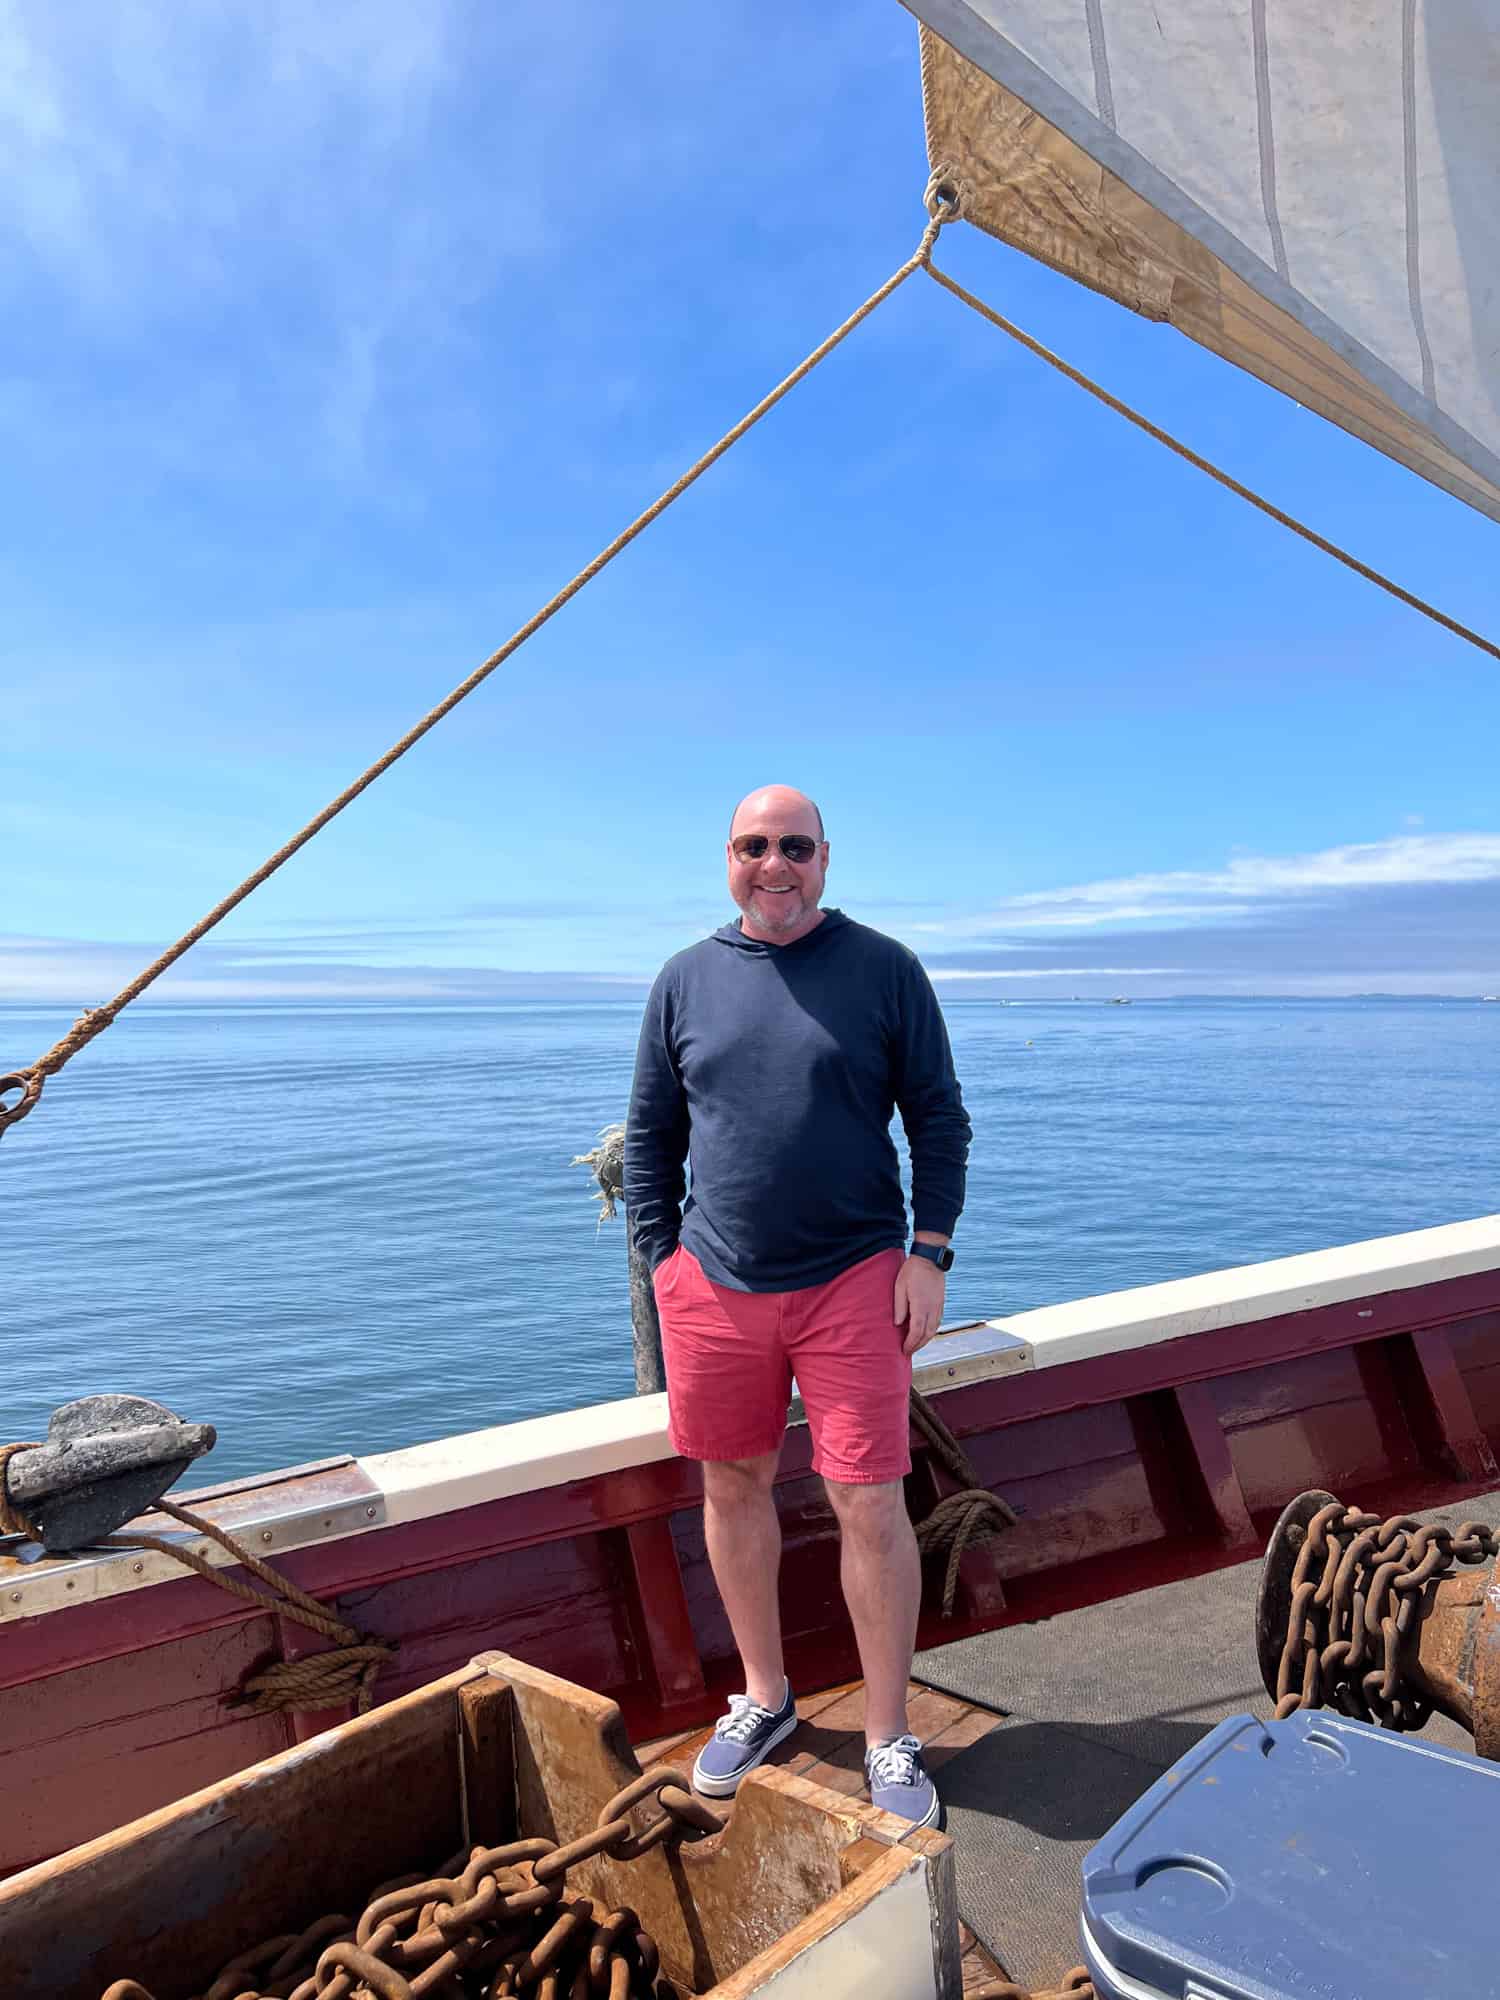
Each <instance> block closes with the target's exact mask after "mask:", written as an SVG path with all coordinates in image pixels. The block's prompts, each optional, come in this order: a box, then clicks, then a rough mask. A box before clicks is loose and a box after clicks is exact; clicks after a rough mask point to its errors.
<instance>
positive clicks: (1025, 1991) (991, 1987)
mask: <svg viewBox="0 0 1500 2000" xmlns="http://www.w3.org/2000/svg"><path fill="white" fill-rule="evenodd" d="M964 2000H1097V1996H1096V1994H1095V1991H1094V1982H1093V1980H1092V1979H1090V1978H1089V1975H1088V1968H1087V1966H1083V1965H1075V1966H1074V1967H1073V1970H1072V1971H1071V1972H1065V1973H1064V1974H1063V1981H1062V1985H1061V1986H1049V1987H1048V1988H1047V1990H1046V1992H1045V1993H1044V1992H1042V1991H1041V1989H1040V1988H1038V1989H1036V1990H1035V1991H1033V1989H1032V1988H1031V1987H1029V1986H1017V1985H1016V1983H1015V1981H1014V1980H1011V1979H987V1980H985V1982H984V1984H983V1985H982V1986H970V1987H968V1988H967V1989H966V1990H965V1993H964Z"/></svg>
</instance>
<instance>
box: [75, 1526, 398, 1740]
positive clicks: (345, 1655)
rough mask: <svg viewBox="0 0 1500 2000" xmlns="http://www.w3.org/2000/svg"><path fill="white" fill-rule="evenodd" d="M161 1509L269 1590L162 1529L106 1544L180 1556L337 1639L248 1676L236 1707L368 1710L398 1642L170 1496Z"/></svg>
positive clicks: (251, 1600) (236, 1591)
mask: <svg viewBox="0 0 1500 2000" xmlns="http://www.w3.org/2000/svg"><path fill="white" fill-rule="evenodd" d="M156 1511H157V1512H158V1513H161V1514H169V1515H170V1516H171V1518H172V1519H173V1520H174V1521H180V1522H181V1523H182V1524H183V1526H184V1527H185V1528H191V1529H192V1531H193V1533H194V1534H197V1535H207V1536H208V1538H209V1540H210V1541H213V1542H217V1543H218V1545H219V1547H220V1548H222V1549H224V1550H226V1551H227V1552H228V1553H229V1554H230V1555H232V1556H233V1557H234V1559H235V1561H236V1562H237V1563H240V1564H242V1565H243V1566H244V1568H246V1569H247V1570H249V1572H250V1574H251V1575H252V1576H255V1577H258V1578H259V1579H260V1581H261V1582H262V1583H263V1584H264V1585H265V1586H266V1588H265V1590H263V1591H262V1590H252V1589H251V1588H250V1586H249V1584H247V1583H240V1582H238V1581H237V1580H236V1579H235V1578H234V1577H230V1576H225V1574H224V1573H223V1571H222V1570H221V1569H216V1568H215V1567H214V1565H213V1564H212V1563H210V1562H209V1561H208V1560H207V1558H206V1557H204V1556H201V1555H199V1553H198V1551H197V1550H196V1549H187V1548H184V1547H183V1546H182V1545H181V1544H180V1543H178V1542H168V1541H165V1540H163V1539H162V1537H161V1536H159V1535H111V1536H109V1537H108V1540H107V1541H106V1543H105V1544H103V1546H105V1547H108V1548H121V1549H153V1550H154V1551H155V1552H156V1553H157V1554H158V1555H163V1556H170V1557H171V1559H172V1561H173V1562H178V1563H182V1564H184V1565H185V1566H186V1567H187V1568H188V1569H190V1570H193V1571H194V1572H195V1573H196V1574H197V1575H199V1576H201V1577H203V1578H205V1579H206V1580H207V1581H208V1582H209V1583H213V1584H217V1585H218V1587H219V1589H220V1590H227V1591H228V1592H229V1594H230V1596H231V1597H238V1598H240V1599H241V1600H242V1601H243V1602H245V1603H247V1604H254V1605H258V1606H259V1607H260V1608H261V1609H262V1610H265V1609H267V1608H268V1606H269V1607H271V1608H274V1609H275V1610H277V1611H279V1612H280V1613H281V1614H282V1616H284V1617H286V1618H290V1619H291V1620H292V1621H293V1623H294V1624H297V1625H304V1626H306V1627H307V1629H308V1630H309V1631H312V1632H317V1633H318V1634H319V1635H320V1636H321V1637H323V1638H325V1639H331V1640H332V1641H333V1642H334V1650H333V1651H332V1652H327V1653H317V1654H314V1655H312V1656H311V1657H310V1658H308V1659H305V1660H278V1661H275V1662H274V1663H273V1664H272V1665H270V1666H268V1667H262V1668H261V1669H260V1670H259V1672H257V1673H253V1674H249V1675H247V1676H246V1678H245V1680H244V1682H243V1684H242V1685H241V1687H240V1691H239V1693H238V1694H237V1695H236V1696H235V1697H234V1699H235V1702H236V1705H237V1706H242V1707H246V1708H249V1709H251V1710H252V1711H253V1712H254V1713H255V1714H257V1715H264V1714H267V1713H269V1712H270V1711H272V1710H275V1709H283V1708H300V1709H310V1708H334V1707H337V1706H339V1705H340V1704H342V1703H344V1702H348V1701H352V1702H353V1703H354V1707H355V1712H356V1713H357V1714H359V1715H364V1714H365V1713H366V1711H367V1710H368V1709H369V1707H370V1705H371V1703H372V1701H373V1699H374V1695H373V1689H374V1685H375V1677H376V1675H377V1674H378V1673H379V1672H380V1668H381V1666H382V1664H383V1663H384V1662H385V1661H386V1660H388V1659H389V1658H390V1657H391V1655H392V1654H393V1653H394V1652H395V1650H396V1648H395V1646H394V1645H393V1644H391V1643H389V1642H388V1641H385V1640H379V1639H371V1638H370V1637H369V1636H368V1634H366V1633H364V1632H361V1631H360V1630H359V1629H358V1627H357V1626H354V1625H346V1624H345V1623H344V1621H343V1619H341V1618H339V1617H337V1616H335V1614H334V1613H333V1612H331V1611H330V1610H329V1609H328V1608H327V1606H326V1605H324V1604H322V1603H320V1602H319V1600H318V1599H317V1598H316V1597H312V1596H309V1594H308V1593H307V1591H305V1590H302V1589H299V1587H298V1586H297V1585H296V1584H295V1583H293V1582H291V1580H290V1579H289V1578H287V1577H285V1576H283V1575H282V1574H281V1572H280V1571H279V1570H274V1569H272V1567H271V1565H270V1564H269V1563H267V1562H263V1561H262V1560H261V1558H260V1557H259V1556H258V1555H256V1554H255V1553H254V1552H253V1551H252V1550H250V1549H247V1548H246V1547H245V1545H244V1543H243V1542H240V1541H237V1540H236V1539H235V1537H234V1536H233V1535H231V1534H229V1533H228V1532H227V1530H225V1529H223V1528H221V1527H220V1526H219V1525H218V1523H217V1522H216V1521H210V1520H208V1519H207V1518H206V1516H204V1515H202V1514H198V1513H195V1512H194V1511H193V1510H192V1508H190V1507H181V1506H178V1505H176V1504H175V1503H174V1502H173V1501H171V1500H158V1501H157V1503H156Z"/></svg>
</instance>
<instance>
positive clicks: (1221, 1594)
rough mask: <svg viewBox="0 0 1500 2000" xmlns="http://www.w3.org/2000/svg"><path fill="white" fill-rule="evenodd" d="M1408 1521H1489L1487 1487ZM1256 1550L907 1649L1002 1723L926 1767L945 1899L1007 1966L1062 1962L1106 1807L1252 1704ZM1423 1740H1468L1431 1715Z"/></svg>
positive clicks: (1043, 1976) (1048, 1966)
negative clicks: (1238, 1559) (1120, 1593)
mask: <svg viewBox="0 0 1500 2000" xmlns="http://www.w3.org/2000/svg"><path fill="white" fill-rule="evenodd" d="M1420 1518H1421V1519H1423V1520H1444V1521H1447V1522H1449V1523H1450V1524H1454V1523H1457V1522H1458V1521H1459V1520H1461V1519H1465V1518H1469V1519H1474V1520H1484V1521H1488V1522H1489V1523H1491V1524H1492V1525H1495V1526H1500V1494H1496V1493H1492V1494H1486V1495H1484V1496H1483V1497H1482V1498H1480V1499H1475V1500H1470V1501H1468V1502H1466V1503H1465V1504H1464V1505H1463V1506H1461V1507H1446V1508H1442V1509H1438V1510H1434V1511H1432V1512H1430V1513H1426V1514H1423V1515H1421V1516H1420ZM1259 1580H1260V1564H1259V1563H1258V1562H1249V1563H1242V1564H1240V1565H1238V1566H1237V1567H1235V1568H1233V1569H1223V1570H1218V1571H1216V1572H1215V1573H1214V1574H1212V1575H1210V1576H1202V1577H1193V1578H1189V1579H1188V1580H1186V1581H1185V1582H1181V1583H1169V1584H1163V1585H1162V1586H1161V1587H1160V1588H1159V1589H1156V1590H1146V1591H1140V1592H1138V1593H1137V1594H1136V1595H1135V1596H1132V1597H1122V1598H1116V1599H1115V1600H1114V1602H1113V1603H1109V1604H1099V1605H1091V1606H1089V1607H1087V1608H1086V1609H1084V1610H1082V1611H1073V1612H1069V1613H1067V1614H1066V1615H1064V1616H1063V1617H1060V1618H1050V1619H1045V1620H1043V1621H1042V1622H1041V1623H1039V1624H1035V1625H1012V1626H1008V1627H1007V1628H1006V1629H1004V1630H1003V1631H999V1632H985V1633H981V1634H979V1635H978V1636H977V1637H976V1638H972V1639H959V1640H956V1641H955V1642H954V1643H953V1644H952V1645H951V1646H939V1647H936V1648H934V1649H933V1650H932V1651H929V1652H922V1653H918V1655H917V1657H916V1660H915V1662H914V1664H913V1668H912V1672H913V1675H914V1677H915V1678H916V1679H917V1680H919V1681H922V1682H925V1683H926V1684H927V1685H928V1686H930V1687H935V1688H940V1689H942V1690H943V1691H944V1692H945V1693H948V1694H953V1695H957V1696H959V1697H961V1698H962V1699H963V1700H965V1701H971V1702H977V1703H979V1704H981V1705H982V1706H984V1707H986V1708H991V1709H996V1710H999V1711H1002V1712H1003V1713H1004V1714H1005V1715H1006V1718H1007V1720H1006V1722H1005V1725H1004V1726H1003V1727H1002V1728H999V1729H996V1730H994V1731H992V1732H991V1734H990V1735H988V1736H986V1737H984V1738H983V1739H982V1741H980V1742H978V1743H976V1744H974V1745H973V1746H972V1748H970V1749H968V1750H964V1751H962V1752H960V1753H959V1754H958V1755H957V1756H955V1757H954V1758H952V1759H951V1761H950V1762H948V1763H947V1764H946V1765H945V1766H944V1767H943V1770H942V1773H941V1791H942V1795H943V1800H944V1803H945V1805H946V1806H947V1810H948V1831H949V1832H950V1833H951V1834H952V1835H953V1837H954V1842H955V1859H956V1863H957V1871H958V1906H959V1909H960V1911H961V1912H962V1914H963V1916H964V1918H965V1920H966V1921H967V1922H968V1923H969V1925H970V1926H971V1927H972V1928H973V1930H974V1931H975V1932H976V1933H977V1934H978V1936H979V1937H980V1938H982V1939H983V1941H984V1942H985V1944H986V1945H987V1946H988V1947H989V1949H990V1950H991V1951H992V1952H993V1953H994V1954H995V1956H996V1957H997V1958H998V1959H999V1960H1000V1962H1001V1963H1002V1964H1003V1965H1004V1966H1005V1968H1006V1970H1007V1972H1008V1973H1009V1975H1010V1977H1011V1978H1012V1979H1017V1980H1020V1981H1022V1982H1023V1983H1026V1984H1044V1985H1045V1984H1051V1983H1052V1982H1053V1981H1054V1980H1055V1979H1056V1978H1057V1977H1058V1976H1059V1975H1060V1974H1061V1973H1062V1972H1063V1971H1065V1970H1066V1968H1067V1967H1068V1966H1070V1965H1075V1964H1077V1962H1078V1959H1079V1956H1080V1952H1079V1947H1078V1879H1079V1876H1078V1871H1079V1865H1080V1863H1081V1862H1082V1859H1083V1857H1084V1855H1085V1854H1086V1853H1087V1852H1088V1850H1089V1849H1090V1848H1091V1847H1092V1846H1093V1845H1094V1843H1095V1841H1097V1840H1098V1839H1099V1838H1100V1836H1101V1835H1103V1834H1104V1833H1106V1832H1107V1831H1108V1830H1109V1828H1110V1826H1111V1825H1112V1824H1113V1823H1114V1821H1115V1820H1116V1819H1117V1818H1118V1817H1119V1815H1120V1814H1121V1813H1123V1812H1124V1811H1125V1809H1126V1807H1127V1806H1129V1805H1131V1804H1132V1803H1133V1802H1134V1801H1135V1800H1136V1799H1137V1798H1139V1797H1140V1795H1141V1793H1142V1792H1143V1791H1145V1790H1146V1788H1147V1787H1148V1786H1149V1785H1151V1784H1152V1783H1153V1782H1154V1781H1155V1780H1156V1779H1157V1778H1158V1777H1159V1776H1160V1775H1161V1773H1162V1772H1163V1771H1165V1770H1166V1769H1168V1767H1169V1766H1170V1765H1171V1764H1173V1763H1174V1762H1175V1761H1176V1759H1177V1758H1178V1757H1180V1756H1181V1755H1182V1754H1183V1752H1184V1751H1185V1750H1188V1749H1190V1748H1191V1746H1192V1745H1193V1744H1194V1743H1196V1742H1197V1741H1198V1740H1199V1738H1200V1737H1202V1736H1205V1735H1207V1733H1208V1731H1209V1730H1210V1729H1211V1728H1212V1727H1213V1725H1214V1724H1215V1723H1216V1722H1219V1721H1222V1720H1223V1718H1224V1717H1225V1716H1227V1715H1243V1714H1251V1715H1258V1716H1268V1715H1269V1714H1270V1712H1271V1704H1270V1702H1269V1701H1268V1699H1267V1697H1266V1694H1265V1690H1264V1689H1263V1688H1262V1686H1261V1684H1260V1675H1259V1673H1258V1671H1257V1668H1256V1663H1255V1636H1254V1634H1255V1593H1256V1588H1257V1585H1258V1583H1259ZM1424 1739H1425V1740H1428V1741H1437V1742H1442V1743H1448V1744H1452V1745H1454V1746H1455V1747H1457V1748H1459V1749H1465V1750H1472V1749H1473V1747H1474V1746H1473V1742H1472V1740H1471V1739H1470V1737H1469V1736H1468V1735H1467V1733H1466V1732H1465V1731H1463V1730H1462V1729H1460V1728H1458V1727H1457V1725H1456V1724H1453V1723H1450V1722H1448V1721H1447V1720H1445V1718H1443V1717H1442V1716H1434V1718H1433V1719H1432V1721H1431V1722H1430V1723H1429V1724H1428V1727H1427V1729H1426V1731H1425V1732H1424Z"/></svg>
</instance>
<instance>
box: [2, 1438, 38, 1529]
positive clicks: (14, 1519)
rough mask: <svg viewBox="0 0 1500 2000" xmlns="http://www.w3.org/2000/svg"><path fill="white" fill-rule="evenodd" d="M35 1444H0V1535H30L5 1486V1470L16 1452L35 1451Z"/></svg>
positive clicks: (25, 1519) (29, 1524)
mask: <svg viewBox="0 0 1500 2000" xmlns="http://www.w3.org/2000/svg"><path fill="white" fill-rule="evenodd" d="M35 1450H36V1445H35V1443H31V1444H0V1535H26V1536H28V1537H29V1536H30V1534H31V1523H30V1521H29V1520H28V1519H27V1517H26V1516H25V1515H24V1514H23V1513H22V1512H21V1509H20V1508H19V1507H17V1506H16V1505H15V1503H14V1502H13V1501H12V1499H11V1497H10V1493H9V1491H8V1489H7V1487H6V1484H5V1468H6V1467H7V1466H8V1465H9V1464H10V1462H11V1460H12V1459H13V1458H14V1457H15V1455H16V1453H17V1452H18V1451H35Z"/></svg>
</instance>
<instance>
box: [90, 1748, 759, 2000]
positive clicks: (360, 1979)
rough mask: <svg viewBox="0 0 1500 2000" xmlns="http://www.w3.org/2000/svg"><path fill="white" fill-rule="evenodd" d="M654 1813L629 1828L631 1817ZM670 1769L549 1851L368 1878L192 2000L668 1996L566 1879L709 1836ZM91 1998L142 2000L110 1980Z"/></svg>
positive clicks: (136, 1991)
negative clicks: (362, 1894)
mask: <svg viewBox="0 0 1500 2000" xmlns="http://www.w3.org/2000/svg"><path fill="white" fill-rule="evenodd" d="M647 1799H654V1800H655V1802H656V1804H657V1805H658V1807H659V1808H660V1810H659V1812H658V1813H657V1814H656V1815H655V1816H654V1817H653V1818H651V1819H649V1820H647V1821H646V1823H645V1824H644V1825H641V1826H637V1825H636V1824H635V1822H634V1821H633V1819H632V1817H631V1814H632V1812H633V1811H634V1810H635V1809H636V1808H637V1807H639V1806H640V1805H642V1804H643V1803H644V1802H645V1801H646V1800H647ZM723 1826H724V1821H723V1820H722V1819H721V1818H720V1817H719V1815H718V1814H717V1813H715V1812H714V1811H712V1810H711V1809H710V1808H709V1807H708V1806H706V1805H704V1804H703V1802H702V1801H701V1800H700V1799H696V1798H694V1797H693V1795H692V1793H691V1792H690V1791H689V1790H688V1786H687V1780H686V1778H685V1777H684V1776H683V1774H682V1772H681V1771H677V1770H674V1769H672V1768H671V1767H669V1766H665V1765H663V1766H660V1767H659V1768H658V1769H656V1770H654V1771H648V1772H646V1774H645V1775H644V1776H643V1777H640V1778H637V1779H635V1780H634V1782H633V1783H631V1784H629V1785H627V1786H626V1787H625V1789H624V1790H623V1791H621V1792H617V1793H616V1795H615V1796H614V1798H612V1799H611V1800H610V1801H609V1803H608V1804H607V1805H606V1806H605V1807H604V1808H603V1810H602V1811H601V1812H600V1814H599V1817H598V1819H597V1821H596V1822H595V1824H594V1826H593V1828H592V1829H591V1830H590V1831H589V1832H588V1833H584V1834H581V1835H580V1836H579V1837H578V1838H577V1839H576V1840H570V1841H568V1842H567V1843H566V1844H565V1845H563V1846H558V1844H557V1843H556V1842H555V1841H552V1840H544V1839H541V1838H539V1837H534V1838H531V1839H526V1840H512V1841H508V1842H506V1843H505V1844H504V1845H503V1846H499V1847H475V1848H473V1849H470V1850H468V1851H466V1852H460V1853H458V1854H456V1855H454V1856H453V1857H452V1858H451V1859H450V1860H449V1861H448V1862H447V1863H446V1864H445V1865H444V1866H443V1867H442V1868H441V1869H440V1870H439V1871H438V1873H437V1874H436V1875H433V1876H430V1877H427V1876H422V1875H403V1876H400V1877H398V1878H397V1879H396V1880H395V1881H393V1882H384V1883H381V1884H380V1886H379V1887H378V1888H376V1889H375V1890H373V1891H372V1892H371V1896H370V1900H369V1902H368V1904H367V1905H366V1907H365V1910H364V1912H363V1914H362V1915H361V1916H360V1917H359V1918H358V1920H357V1921H351V1920H350V1918H348V1917H347V1916H344V1915H341V1914H335V1915H330V1916H325V1917H319V1918H318V1919H317V1921H316V1922H315V1923H313V1924H310V1925H309V1926H308V1927H307V1928H306V1929H305V1930H302V1931H295V1932H286V1933H284V1934H282V1935H279V1936H276V1937H273V1938H267V1939H265V1941H264V1942H263V1943H261V1944H258V1945H256V1946H254V1947H253V1948H252V1949H251V1950H249V1951H243V1952H240V1953H239V1954H238V1955H237V1956H236V1957H234V1958H232V1959H231V1960H230V1961H229V1963H228V1964H227V1965H226V1966H225V1967H224V1969H223V1970H222V1971H221V1972H220V1973H219V1975H218V1977H217V1978H216V1979H214V1980H213V1981H212V1982H211V1983H210V1984H209V1985H208V1986H207V1987H206V1988H205V1989H204V1991H203V1994H202V1995H201V2000H426V1997H427V1996H429V1995H430V1996H432V2000H510V1996H512V1995H516V1996H523V1995H524V1996H532V1995H534V1996H535V2000H636V1996H641V2000H645V1996H651V2000H674V1997H675V1996H676V1994H677V1988H676V1987H675V1986H673V1985H672V1983H671V1981H670V1980H668V1979H666V1978H664V1977H663V1976H662V1974H661V1966H660V1954H659V1952H658V1951H657V1947H656V1944H655V1942H654V1940H653V1939H652V1938H651V1936H650V1935H649V1934H648V1933H647V1932H646V1931H645V1930H644V1929H643V1928H642V1926H641V1921H640V1918H639V1917H638V1916H637V1915H636V1913H635V1911H634V1910H631V1909H628V1908H623V1909H618V1910H609V1911H606V1912H604V1913H602V1914H601V1913H600V1910H599V1908H598V1906H597V1905H596V1904H595V1903H594V1902H592V1901H591V1900H590V1899H589V1898H588V1897H586V1896H573V1897H569V1895H568V1894H567V1886H568V1871H569V1869H570V1868H575V1867H577V1866H578V1865H579V1864H580V1863H581V1862H584V1861H590V1860H593V1859H594V1857H595V1856H597V1855H601V1854H603V1855H608V1856H609V1857H610V1858H611V1859H612V1860H615V1861H635V1860H638V1859H639V1858H640V1856H641V1855H643V1854H649V1853H650V1852H651V1851H652V1849H653V1848H656V1847H660V1846H661V1845H662V1843H663V1842H664V1841H668V1840H674V1839H682V1838H684V1837H685V1836H687V1835H689V1834H695V1835H703V1834H710V1833H718V1832H720V1831H722V1829H723ZM103 2000H153V1997H152V1995H151V1993H150V1992H149V1991H148V1989H147V1988H146V1987H144V1986H142V1985H141V1984H140V1983H139V1982H138V1981H137V1980H134V1979H128V1978H127V1979H117V1980H116V1981H115V1982H114V1984H113V1985H112V1986H110V1987H109V1988H108V1989H107V1991H106V1992H105V1994H104V1996H103Z"/></svg>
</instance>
